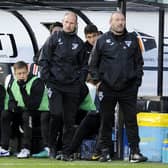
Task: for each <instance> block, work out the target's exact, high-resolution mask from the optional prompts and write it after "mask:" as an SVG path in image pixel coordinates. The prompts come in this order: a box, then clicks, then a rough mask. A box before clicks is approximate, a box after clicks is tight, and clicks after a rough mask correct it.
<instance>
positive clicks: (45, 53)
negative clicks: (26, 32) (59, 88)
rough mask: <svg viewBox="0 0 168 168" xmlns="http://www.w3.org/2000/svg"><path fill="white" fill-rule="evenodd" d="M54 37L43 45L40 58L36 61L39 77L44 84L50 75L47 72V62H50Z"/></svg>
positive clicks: (48, 64) (48, 65)
mask: <svg viewBox="0 0 168 168" xmlns="http://www.w3.org/2000/svg"><path fill="white" fill-rule="evenodd" d="M54 35H55V34H54ZM54 35H52V36H50V37H49V38H48V39H47V41H46V42H45V44H44V45H43V47H42V48H41V51H40V56H39V60H38V63H39V66H40V77H41V79H43V80H44V81H45V82H46V81H47V80H48V78H49V75H50V71H49V67H50V63H49V62H50V59H51V55H52V50H53V44H54V42H53V39H54V37H55V36H54Z"/></svg>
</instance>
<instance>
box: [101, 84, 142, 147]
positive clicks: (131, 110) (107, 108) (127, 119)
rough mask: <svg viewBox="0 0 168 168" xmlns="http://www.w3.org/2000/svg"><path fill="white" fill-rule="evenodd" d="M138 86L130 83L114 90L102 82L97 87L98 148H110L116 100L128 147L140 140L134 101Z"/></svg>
mask: <svg viewBox="0 0 168 168" xmlns="http://www.w3.org/2000/svg"><path fill="white" fill-rule="evenodd" d="M137 92H138V87H137V85H136V84H134V83H133V84H131V85H130V86H129V87H127V88H125V89H123V90H120V91H114V90H112V89H110V88H109V87H108V86H107V85H105V84H104V83H102V84H101V85H100V87H99V99H100V114H101V126H100V132H99V140H98V148H100V149H110V146H109V144H111V133H112V126H113V125H114V113H115V106H116V104H117V102H118V103H119V107H120V108H121V109H122V112H123V118H124V124H125V127H126V133H127V137H128V142H129V144H130V147H137V146H138V143H139V141H140V138H139V135H138V126H137V118H136V114H137V112H136V101H137Z"/></svg>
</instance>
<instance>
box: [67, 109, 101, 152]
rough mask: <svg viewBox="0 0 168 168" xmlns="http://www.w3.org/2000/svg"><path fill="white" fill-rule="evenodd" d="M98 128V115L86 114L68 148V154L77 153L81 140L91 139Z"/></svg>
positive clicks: (93, 113)
mask: <svg viewBox="0 0 168 168" xmlns="http://www.w3.org/2000/svg"><path fill="white" fill-rule="evenodd" d="M99 127H100V114H99V113H95V112H90V113H88V114H87V115H86V117H85V118H84V119H83V120H82V122H81V123H80V125H79V127H78V129H77V130H76V131H75V134H74V136H73V139H72V142H71V145H70V148H69V154H72V153H74V152H76V151H77V149H78V147H79V146H80V145H81V143H82V140H83V139H85V138H91V137H92V138H93V137H94V136H95V135H97V134H98V130H99Z"/></svg>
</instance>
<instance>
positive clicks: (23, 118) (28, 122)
mask: <svg viewBox="0 0 168 168" xmlns="http://www.w3.org/2000/svg"><path fill="white" fill-rule="evenodd" d="M12 122H13V123H15V124H16V125H20V126H22V129H23V131H24V134H23V147H24V148H28V149H30V144H31V138H32V119H31V116H30V115H29V113H28V112H20V111H19V112H9V111H3V112H2V114H1V144H2V147H3V148H4V149H8V148H9V140H10V134H11V132H10V131H11V129H10V128H11V127H10V126H11V123H12Z"/></svg>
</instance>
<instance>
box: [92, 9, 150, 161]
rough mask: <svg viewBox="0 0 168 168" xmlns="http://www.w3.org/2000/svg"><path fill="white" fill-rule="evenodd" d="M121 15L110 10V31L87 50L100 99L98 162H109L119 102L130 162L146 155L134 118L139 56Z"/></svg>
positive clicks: (141, 159)
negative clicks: (116, 109)
mask: <svg viewBox="0 0 168 168" xmlns="http://www.w3.org/2000/svg"><path fill="white" fill-rule="evenodd" d="M125 23H126V22H125V16H124V15H123V14H122V13H121V12H114V13H113V14H112V15H111V18H110V30H109V31H108V32H107V33H105V34H103V35H102V36H101V37H100V38H99V39H98V40H97V43H96V45H95V46H94V48H93V50H92V53H91V63H90V72H91V76H92V79H93V80H94V82H95V83H96V82H97V88H98V92H99V98H100V114H101V127H100V134H99V141H98V146H99V148H100V149H101V152H102V154H101V157H100V159H99V160H100V161H101V162H103V161H111V157H110V154H109V153H110V151H109V150H110V144H111V133H112V123H113V122H114V113H115V106H116V104H117V103H119V106H120V108H121V109H122V112H123V116H124V124H125V127H126V132H127V137H128V142H129V146H130V157H129V161H130V162H143V161H146V160H147V158H146V157H145V156H143V155H142V154H141V153H140V149H139V141H140V138H139V135H138V126H137V118H136V101H137V93H138V87H139V86H140V85H141V81H142V76H143V57H142V54H141V51H140V47H139V44H138V40H137V37H136V36H135V35H134V33H128V32H127V30H126V27H125Z"/></svg>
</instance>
